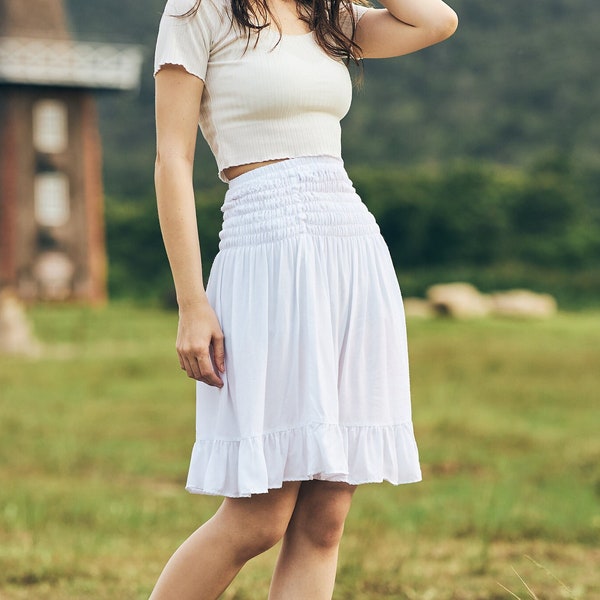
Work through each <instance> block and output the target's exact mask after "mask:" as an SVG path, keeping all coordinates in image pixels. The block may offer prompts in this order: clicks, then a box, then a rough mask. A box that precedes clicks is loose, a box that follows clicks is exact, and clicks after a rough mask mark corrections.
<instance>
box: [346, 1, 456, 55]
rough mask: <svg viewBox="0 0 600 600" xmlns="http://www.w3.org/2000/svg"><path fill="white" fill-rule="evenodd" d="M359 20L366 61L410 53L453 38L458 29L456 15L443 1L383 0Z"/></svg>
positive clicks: (358, 29) (359, 35)
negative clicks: (377, 6) (367, 59)
mask: <svg viewBox="0 0 600 600" xmlns="http://www.w3.org/2000/svg"><path fill="white" fill-rule="evenodd" d="M380 3H381V4H382V5H383V6H384V7H385V8H383V9H370V10H368V11H367V12H365V14H364V15H363V16H362V18H361V19H360V20H359V22H358V25H357V28H356V42H357V43H358V45H359V46H360V47H361V48H362V50H363V57H364V58H390V57H392V56H401V55H403V54H409V53H411V52H415V51H417V50H421V49H422V48H426V47H427V46H432V45H433V44H437V43H438V42H441V41H443V40H445V39H446V38H449V37H450V36H451V35H452V34H453V33H454V32H455V31H456V28H457V26H458V17H457V16H456V13H455V12H454V11H453V10H452V9H451V8H450V7H449V6H448V5H447V4H445V3H444V2H442V0H380Z"/></svg>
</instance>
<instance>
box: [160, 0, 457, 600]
mask: <svg viewBox="0 0 600 600" xmlns="http://www.w3.org/2000/svg"><path fill="white" fill-rule="evenodd" d="M346 2H347V0H344V1H343V2H342V3H340V0H314V1H313V0H201V1H199V2H196V3H195V4H194V0H169V2H168V3H167V8H166V10H165V14H164V15H163V19H162V21H161V27H160V32H159V37H158V43H157V51H156V122H157V146H158V149H157V162H156V190H157V198H158V209H159V218H160V224H161V229H162V233H163V238H164V242H165V247H166V250H167V254H168V257H169V262H170V265H171V269H172V273H173V278H174V282H175V288H176V293H177V300H178V304H179V328H178V333H177V352H178V356H179V362H180V365H181V368H182V369H183V370H185V372H186V373H187V375H188V376H189V377H191V378H193V379H195V380H197V384H196V386H197V387H196V391H197V428H196V429H197V438H196V444H195V445H194V449H193V451H192V460H191V465H190V471H189V477H188V482H187V489H188V490H189V491H191V492H193V493H205V494H216V495H222V496H225V499H224V501H223V503H222V505H221V507H220V508H219V510H218V511H217V512H216V514H215V515H214V516H213V517H212V518H211V519H210V520H209V521H208V522H206V523H204V524H203V525H202V526H201V527H200V528H199V529H198V530H197V531H196V532H195V533H193V534H192V535H191V536H190V537H189V538H188V539H187V540H186V541H185V542H184V543H183V544H182V546H181V547H180V548H179V549H178V550H177V551H176V552H175V554H174V555H173V556H172V557H171V559H170V560H169V562H168V563H167V565H166V567H165V569H164V570H163V572H162V574H161V576H160V578H159V580H158V582H157V584H156V587H155V589H154V591H153V593H152V596H151V599H152V600H163V599H172V600H187V599H190V600H191V599H195V600H197V599H202V600H206V599H212V598H217V597H218V596H219V595H220V594H221V593H222V592H223V591H224V590H225V589H226V588H227V586H228V585H229V583H230V582H231V581H232V579H233V578H234V577H235V575H236V574H237V572H238V571H239V570H240V569H241V568H242V566H243V565H244V564H245V563H246V562H247V561H248V560H249V559H250V558H252V557H254V556H256V555H258V554H259V553H261V552H263V551H265V550H266V549H268V548H270V547H271V546H273V545H274V544H275V543H277V542H278V541H279V540H281V539H283V544H282V546H281V550H280V553H279V557H278V560H277V565H276V568H275V572H274V575H273V579H272V582H271V589H270V594H269V598H271V600H276V599H277V600H278V599H285V600H294V599H310V600H320V599H325V598H331V596H332V593H333V587H334V580H335V572H336V565H337V555H338V546H339V542H340V538H341V535H342V530H343V527H344V521H345V518H346V515H347V513H348V510H349V508H350V503H351V499H352V494H353V492H354V490H355V488H356V486H357V485H358V484H361V483H367V482H380V481H383V480H387V481H390V482H391V483H393V484H400V483H409V482H413V481H419V480H420V477H421V475H420V470H419V464H418V454H417V448H416V444H415V440H414V436H413V431H412V424H411V413H410V396H409V381H408V360H407V350H406V334H405V328H404V313H403V309H402V300H401V296H400V290H399V288H398V283H397V280H396V277H395V272H394V268H393V265H392V263H391V259H390V256H389V252H388V250H387V246H386V245H385V242H384V241H383V239H382V238H381V235H380V234H379V229H378V226H377V224H376V223H375V221H374V219H373V217H372V215H371V214H370V213H369V212H368V210H367V209H366V207H365V205H364V204H363V203H362V201H361V200H360V198H359V197H358V196H357V195H356V193H355V190H354V188H353V186H352V183H351V182H350V180H349V179H348V177H347V174H346V172H345V170H344V167H343V162H342V160H341V157H340V119H341V118H342V117H343V116H344V115H345V114H346V112H347V111H348V108H349V106H350V100H351V81H350V77H349V74H348V70H347V66H346V64H345V63H346V62H347V60H346V59H349V60H352V59H354V60H360V59H362V58H384V57H393V56H400V55H402V54H406V53H409V52H413V51H416V50H418V49H420V48H424V47H426V46H429V45H431V44H434V43H436V42H439V41H441V40H443V39H445V38H447V37H449V36H450V35H451V34H452V33H453V32H454V30H455V29H456V25H457V18H456V15H455V13H454V12H453V11H452V9H450V8H449V7H448V6H447V5H446V4H444V3H443V2H442V1H441V0H383V1H382V4H383V5H384V8H382V9H375V8H369V7H365V6H361V5H357V4H354V5H352V4H349V3H348V4H346ZM390 100H391V101H393V99H390ZM198 121H199V122H200V127H201V130H202V133H203V135H204V137H205V138H206V139H207V141H208V143H209V145H210V146H211V149H212V150H213V153H214V155H215V158H216V161H217V165H218V169H219V176H220V178H221V179H222V180H223V181H225V182H229V189H228V191H227V194H226V196H225V202H224V205H223V208H222V210H223V213H224V221H223V229H222V231H221V233H220V238H221V241H220V246H219V254H218V255H217V257H216V259H215V261H214V263H213V266H212V269H211V275H210V278H209V281H208V285H207V288H206V291H205V288H204V285H203V281H202V276H201V273H202V269H201V258H200V245H199V241H198V232H197V228H196V219H195V212H194V194H193V189H192V162H193V155H194V147H195V142H196V128H197V123H198Z"/></svg>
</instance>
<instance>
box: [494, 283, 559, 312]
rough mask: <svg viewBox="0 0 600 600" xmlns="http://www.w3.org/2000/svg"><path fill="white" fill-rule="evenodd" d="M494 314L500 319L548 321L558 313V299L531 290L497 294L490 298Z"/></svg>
mask: <svg viewBox="0 0 600 600" xmlns="http://www.w3.org/2000/svg"><path fill="white" fill-rule="evenodd" d="M490 299H491V303H492V312H493V314H494V315H497V316H500V317H517V318H526V319H548V318H550V317H553V316H554V315H555V314H556V313H557V311H558V305H557V302H556V299H555V298H554V297H553V296H551V295H550V294H538V293H536V292H532V291H530V290H521V289H517V290H508V291H506V292H496V293H494V294H492V295H491V297H490Z"/></svg>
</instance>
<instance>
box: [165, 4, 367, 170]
mask: <svg viewBox="0 0 600 600" xmlns="http://www.w3.org/2000/svg"><path fill="white" fill-rule="evenodd" d="M193 4H194V1H193V0H168V2H167V5H166V8H165V11H164V14H163V16H162V19H161V23H160V29H159V33H158V40H157V45H156V54H155V65H154V72H155V74H156V73H157V72H158V71H159V70H160V68H161V67H162V66H164V65H167V64H173V65H180V66H182V67H184V68H185V70H186V71H188V72H189V73H191V74H192V75H195V76H197V77H199V78H200V79H202V80H203V81H204V91H203V94H202V100H201V105H200V123H199V124H200V129H201V131H202V135H203V136H204V138H205V139H206V141H207V142H208V144H209V146H210V148H211V150H212V152H213V154H214V156H215V159H216V161H217V167H218V170H219V177H220V178H221V180H223V181H227V178H226V177H225V175H224V174H223V170H224V169H226V168H227V167H233V166H238V165H243V164H248V163H253V162H260V161H266V160H271V159H279V158H294V157H298V156H316V155H330V156H337V157H339V156H341V129H340V120H341V119H342V118H343V117H344V116H345V115H346V113H347V112H348V109H349V108H350V103H351V100H352V83H351V80H350V75H349V73H348V69H347V67H346V66H345V64H344V63H343V61H342V60H338V59H335V58H332V57H331V56H329V55H328V54H327V53H326V52H325V51H324V50H322V49H321V48H320V47H319V46H318V44H317V43H316V40H315V38H314V35H313V33H312V32H311V33H307V34H300V35H285V34H284V35H283V36H282V37H281V39H279V32H278V31H277V29H274V28H270V27H269V28H265V29H264V30H263V31H262V33H261V34H260V36H258V41H257V43H256V44H255V43H254V42H255V40H256V37H253V38H252V39H251V40H250V43H249V44H248V43H247V34H246V33H245V32H243V31H240V29H239V28H238V27H237V25H236V24H234V23H233V21H232V16H231V4H230V0H202V2H201V3H200V8H199V10H198V11H197V12H196V13H195V14H194V15H193V16H190V17H183V18H182V17H180V16H178V15H182V14H185V13H186V12H187V11H188V10H189V9H190V8H191V7H192V6H193ZM353 7H354V15H355V19H356V21H357V22H358V19H360V17H361V16H362V15H363V14H364V12H365V11H366V10H369V9H367V8H365V7H364V6H360V5H353ZM344 16H345V18H341V19H340V21H341V23H342V27H344V28H345V30H346V31H348V35H349V34H350V31H349V30H350V28H351V22H350V18H349V15H347V14H346V15H341V17H344Z"/></svg>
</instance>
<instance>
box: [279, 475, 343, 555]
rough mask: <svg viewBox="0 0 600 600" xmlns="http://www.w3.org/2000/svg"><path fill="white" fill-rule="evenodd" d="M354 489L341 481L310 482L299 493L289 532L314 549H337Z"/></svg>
mask: <svg viewBox="0 0 600 600" xmlns="http://www.w3.org/2000/svg"><path fill="white" fill-rule="evenodd" d="M354 490H355V486H350V485H347V484H342V483H331V482H311V485H310V486H309V485H307V486H306V489H302V490H301V491H300V494H299V496H298V501H297V503H296V509H295V511H294V515H293V517H292V523H291V524H290V525H291V528H290V529H291V534H292V535H301V536H302V537H303V538H305V539H306V540H307V541H308V542H309V543H310V544H311V545H312V546H314V547H317V548H322V549H332V548H337V546H338V545H339V543H340V540H341V538H342V534H343V532H344V524H345V522H346V517H347V515H348V511H349V510H350V505H351V502H352V495H353V493H354Z"/></svg>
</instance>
